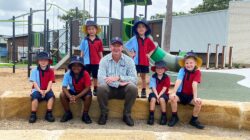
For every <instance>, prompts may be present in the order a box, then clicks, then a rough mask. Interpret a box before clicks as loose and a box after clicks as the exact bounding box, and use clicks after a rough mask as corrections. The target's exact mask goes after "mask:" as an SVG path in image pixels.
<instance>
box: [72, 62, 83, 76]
mask: <svg viewBox="0 0 250 140" xmlns="http://www.w3.org/2000/svg"><path fill="white" fill-rule="evenodd" d="M71 70H72V71H73V72H74V73H75V74H79V73H80V72H81V71H82V65H81V64H79V63H75V64H72V66H71Z"/></svg>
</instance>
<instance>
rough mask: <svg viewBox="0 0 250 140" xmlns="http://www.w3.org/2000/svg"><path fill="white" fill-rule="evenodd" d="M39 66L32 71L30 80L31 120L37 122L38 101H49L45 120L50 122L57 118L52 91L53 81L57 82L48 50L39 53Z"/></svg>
mask: <svg viewBox="0 0 250 140" xmlns="http://www.w3.org/2000/svg"><path fill="white" fill-rule="evenodd" d="M37 60H38V66H37V67H36V68H34V69H33V70H32V71H31V75H30V81H31V82H32V84H33V86H32V93H31V99H32V102H31V115H30V119H29V122H30V123H35V122H36V119H37V117H36V112H37V108H38V103H39V102H40V101H43V100H46V101H47V112H46V115H45V120H47V121H48V122H54V121H55V118H54V117H53V115H52V109H53V104H54V100H55V96H54V93H53V91H52V83H54V82H55V75H54V71H53V70H52V69H51V68H50V64H52V60H51V59H50V58H49V54H48V53H47V52H40V53H39V54H38V55H37Z"/></svg>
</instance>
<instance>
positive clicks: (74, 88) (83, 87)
mask: <svg viewBox="0 0 250 140" xmlns="http://www.w3.org/2000/svg"><path fill="white" fill-rule="evenodd" d="M68 69H69V71H68V72H67V73H66V74H65V75H64V78H63V82H62V93H61V95H60V99H61V103H62V105H63V108H64V111H65V113H64V115H63V117H62V119H61V122H67V121H69V120H71V119H72V118H73V116H72V113H71V111H70V107H69V103H71V104H72V103H76V102H77V100H78V99H82V100H83V101H84V103H83V111H82V121H83V122H85V123H86V124H90V123H92V120H91V118H90V117H89V114H88V111H89V108H90V105H91V101H92V93H91V91H90V86H91V80H90V76H89V74H88V72H87V71H85V70H84V63H83V60H82V58H81V57H79V56H73V57H72V58H71V62H70V64H69V65H68ZM68 87H69V89H68Z"/></svg>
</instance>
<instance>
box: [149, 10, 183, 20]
mask: <svg viewBox="0 0 250 140" xmlns="http://www.w3.org/2000/svg"><path fill="white" fill-rule="evenodd" d="M172 13H173V14H172V15H173V16H180V15H186V14H188V13H185V12H172ZM165 17H166V13H163V14H158V13H157V14H155V15H153V16H151V17H150V19H151V20H155V19H163V18H165Z"/></svg>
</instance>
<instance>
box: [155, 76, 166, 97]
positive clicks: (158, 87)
mask: <svg viewBox="0 0 250 140" xmlns="http://www.w3.org/2000/svg"><path fill="white" fill-rule="evenodd" d="M154 78H155V79H156V90H157V92H158V94H159V93H160V92H161V91H162V89H163V88H164V87H166V88H167V90H166V92H165V94H167V95H168V91H169V87H170V78H169V77H168V76H167V75H166V74H164V75H163V77H162V79H158V77H157V76H156V75H154Z"/></svg>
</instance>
